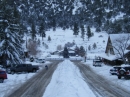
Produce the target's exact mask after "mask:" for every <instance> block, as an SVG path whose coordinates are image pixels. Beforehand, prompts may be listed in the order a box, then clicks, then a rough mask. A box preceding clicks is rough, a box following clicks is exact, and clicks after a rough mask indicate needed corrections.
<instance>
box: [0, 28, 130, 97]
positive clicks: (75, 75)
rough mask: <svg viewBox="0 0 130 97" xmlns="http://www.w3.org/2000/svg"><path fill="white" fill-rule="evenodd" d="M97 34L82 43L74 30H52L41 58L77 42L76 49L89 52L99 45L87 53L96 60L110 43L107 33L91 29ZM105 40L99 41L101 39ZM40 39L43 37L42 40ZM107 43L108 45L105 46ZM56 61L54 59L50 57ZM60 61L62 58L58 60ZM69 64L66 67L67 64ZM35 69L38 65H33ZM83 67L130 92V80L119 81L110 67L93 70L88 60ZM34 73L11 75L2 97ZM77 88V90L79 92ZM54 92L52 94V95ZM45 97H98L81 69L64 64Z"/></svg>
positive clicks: (1, 85)
mask: <svg viewBox="0 0 130 97" xmlns="http://www.w3.org/2000/svg"><path fill="white" fill-rule="evenodd" d="M91 31H92V32H93V33H94V36H93V37H92V38H90V41H87V39H86V37H85V40H84V41H83V40H82V39H81V35H80V34H79V36H77V37H75V36H74V35H73V32H72V31H71V30H65V31H63V30H61V29H59V30H56V31H55V32H53V31H52V30H50V31H47V33H46V36H47V37H46V38H45V39H44V42H45V43H46V44H48V46H49V47H48V49H46V48H44V47H42V46H41V47H40V48H39V49H40V50H41V53H40V54H41V57H43V56H44V57H45V55H47V54H48V52H52V51H55V50H56V47H57V45H62V46H63V47H64V44H65V43H67V42H73V41H75V43H76V45H77V46H84V47H85V48H87V47H88V46H89V45H91V46H92V45H93V43H96V44H97V49H95V50H94V49H91V50H90V51H88V50H87V58H88V59H93V58H95V56H98V55H99V54H102V52H104V51H105V46H106V42H107V37H108V35H107V34H106V33H104V32H100V33H96V32H95V29H91ZM49 35H50V37H51V41H50V42H48V41H47V38H48V36H49ZM101 35H102V37H99V36H101ZM39 39H41V37H39ZM104 41H105V42H104ZM51 57H54V56H51ZM55 57H57V58H59V56H55ZM66 63H67V64H66ZM32 64H34V65H40V64H36V63H35V62H32ZM45 64H49V62H46V63H44V64H42V65H40V69H41V68H44V65H45ZM84 64H86V65H89V66H90V67H91V68H92V69H93V70H94V71H95V72H96V73H98V74H99V75H101V76H103V77H104V78H106V79H107V80H109V81H111V82H113V83H115V84H117V85H120V86H121V87H123V88H125V89H129V87H130V80H125V79H120V80H119V79H118V78H117V76H114V75H110V73H109V70H110V68H112V67H111V66H107V65H104V64H102V67H94V66H92V60H87V61H86V62H84ZM34 74H35V73H22V74H14V75H11V74H8V79H7V80H5V81H4V83H0V97H3V96H4V95H5V94H6V93H8V92H9V91H11V90H12V89H13V88H16V87H19V86H20V85H22V84H23V83H24V82H25V81H27V80H28V79H29V78H31V77H32V76H33V75H34ZM77 87H78V88H77ZM52 90H53V91H52ZM43 97H95V95H94V94H93V92H92V91H91V90H90V88H89V87H88V85H87V84H86V83H85V82H84V81H83V77H82V76H81V74H80V72H79V69H78V68H77V67H75V65H73V63H72V62H70V61H68V60H65V61H63V62H62V63H60V64H59V66H58V68H57V69H56V71H55V72H54V74H53V77H52V80H51V82H50V84H49V85H48V87H47V89H46V91H45V94H44V95H43Z"/></svg>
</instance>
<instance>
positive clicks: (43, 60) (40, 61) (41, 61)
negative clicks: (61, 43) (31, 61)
mask: <svg viewBox="0 0 130 97" xmlns="http://www.w3.org/2000/svg"><path fill="white" fill-rule="evenodd" d="M36 62H37V63H45V59H37V60H36Z"/></svg>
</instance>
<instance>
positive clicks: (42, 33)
mask: <svg viewBox="0 0 130 97" xmlns="http://www.w3.org/2000/svg"><path fill="white" fill-rule="evenodd" d="M39 33H40V36H42V40H43V37H46V33H45V26H44V23H43V22H42V23H41V24H40V27H39Z"/></svg>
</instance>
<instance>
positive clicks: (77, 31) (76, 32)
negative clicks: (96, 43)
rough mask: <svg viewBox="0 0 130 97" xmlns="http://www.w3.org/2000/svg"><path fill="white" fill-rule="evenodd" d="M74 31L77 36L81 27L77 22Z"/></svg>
mask: <svg viewBox="0 0 130 97" xmlns="http://www.w3.org/2000/svg"><path fill="white" fill-rule="evenodd" d="M73 31H74V33H73V35H75V36H77V35H78V34H79V28H78V24H77V23H75V24H74V29H73Z"/></svg>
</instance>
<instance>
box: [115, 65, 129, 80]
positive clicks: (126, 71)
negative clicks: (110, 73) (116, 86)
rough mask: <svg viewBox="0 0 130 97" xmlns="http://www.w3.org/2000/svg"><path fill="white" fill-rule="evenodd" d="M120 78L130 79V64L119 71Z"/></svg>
mask: <svg viewBox="0 0 130 97" xmlns="http://www.w3.org/2000/svg"><path fill="white" fill-rule="evenodd" d="M117 76H118V79H121V78H122V77H124V78H126V79H128V78H130V65H129V66H123V67H121V69H120V70H119V71H118V73H117Z"/></svg>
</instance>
